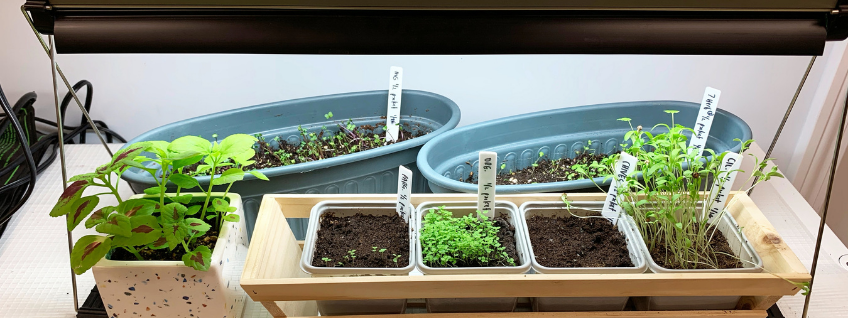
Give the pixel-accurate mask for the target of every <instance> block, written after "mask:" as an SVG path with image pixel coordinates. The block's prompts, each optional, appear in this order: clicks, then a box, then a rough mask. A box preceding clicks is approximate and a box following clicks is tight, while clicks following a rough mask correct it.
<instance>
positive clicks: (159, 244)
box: [148, 231, 168, 250]
mask: <svg viewBox="0 0 848 318" xmlns="http://www.w3.org/2000/svg"><path fill="white" fill-rule="evenodd" d="M164 234H165V233H164V231H163V232H162V236H160V237H159V238H158V239H156V241H154V242H153V243H150V245H148V247H150V248H151V249H154V250H159V249H163V248H167V247H168V239H167V238H165V235H164Z"/></svg>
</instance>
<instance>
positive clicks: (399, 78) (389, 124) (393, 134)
mask: <svg viewBox="0 0 848 318" xmlns="http://www.w3.org/2000/svg"><path fill="white" fill-rule="evenodd" d="M402 91H403V68H401V67H397V66H392V67H391V68H390V69H389V103H388V107H389V108H388V111H387V112H386V142H395V141H397V140H398V137H399V136H400V135H398V132H399V131H398V127H399V125H400V97H401V92H402Z"/></svg>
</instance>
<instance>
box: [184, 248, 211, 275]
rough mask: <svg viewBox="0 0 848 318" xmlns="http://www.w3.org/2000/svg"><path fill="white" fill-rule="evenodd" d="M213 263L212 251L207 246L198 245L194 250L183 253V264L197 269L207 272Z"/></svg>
mask: <svg viewBox="0 0 848 318" xmlns="http://www.w3.org/2000/svg"><path fill="white" fill-rule="evenodd" d="M211 263H212V251H210V250H209V248H208V247H206V246H203V245H201V246H198V247H196V248H194V250H193V251H191V252H189V253H186V254H184V255H183V264H185V266H188V267H191V268H194V269H196V270H199V271H202V272H205V271H208V270H209V266H210V265H211Z"/></svg>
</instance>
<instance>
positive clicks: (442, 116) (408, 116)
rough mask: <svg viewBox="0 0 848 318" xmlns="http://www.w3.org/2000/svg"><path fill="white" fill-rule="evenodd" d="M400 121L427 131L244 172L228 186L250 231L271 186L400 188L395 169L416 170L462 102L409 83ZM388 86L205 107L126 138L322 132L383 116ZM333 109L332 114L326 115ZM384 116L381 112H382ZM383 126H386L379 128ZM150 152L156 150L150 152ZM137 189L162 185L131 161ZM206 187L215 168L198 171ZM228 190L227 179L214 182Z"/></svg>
mask: <svg viewBox="0 0 848 318" xmlns="http://www.w3.org/2000/svg"><path fill="white" fill-rule="evenodd" d="M402 98H403V107H402V108H401V122H402V123H404V126H405V127H408V128H409V129H410V130H411V132H413V133H417V132H420V133H427V134H426V135H423V136H420V137H417V138H414V139H411V140H407V141H403V142H399V143H396V144H391V145H388V146H383V147H379V148H375V149H371V150H366V151H362V152H357V153H352V154H347V155H342V156H338V157H334V158H328V159H323V160H318V161H312V162H305V163H298V164H293V165H288V166H282V167H275V168H267V169H262V170H261V171H262V173H264V174H265V175H266V176H268V178H269V179H270V181H262V180H259V179H257V178H256V177H254V176H252V175H245V177H244V181H239V182H236V183H234V184H233V186H232V189H230V192H233V193H238V194H240V195H241V196H242V198H243V200H244V209H245V217H246V218H247V219H246V221H247V227H248V233H253V225H254V223H255V221H256V214H257V212H258V209H259V202H260V200H261V198H262V195H264V194H267V193H311V194H321V193H328V194H334V193H394V192H396V191H397V170H398V166H399V165H406V166H407V167H408V168H410V169H412V170H413V173H414V174H415V175H418V171H417V168H416V166H415V158H416V157H417V155H418V150H420V149H421V146H422V145H424V143H426V142H427V141H429V140H430V139H432V138H434V137H436V136H437V135H439V134H441V133H444V132H446V131H448V130H450V129H452V128H454V127H456V125H457V124H458V123H459V117H460V114H459V107H457V106H456V104H455V103H454V102H453V101H451V100H450V99H448V98H446V97H444V96H441V95H437V94H433V93H429V92H422V91H415V90H404V91H403V97H402ZM387 100H388V91H370V92H357V93H347V94H338V95H328V96H319V97H311V98H304V99H296V100H290V101H283V102H276V103H270V104H264V105H257V106H251V107H245V108H240V109H234V110H229V111H225V112H220V113H215V114H210V115H205V116H201V117H196V118H192V119H187V120H183V121H180V122H176V123H173V124H169V125H165V126H162V127H159V128H156V129H153V130H151V131H149V132H146V133H144V134H142V135H140V136H138V137H136V138H135V139H133V140H131V141H130V142H129V143H128V144H131V143H134V142H139V141H149V140H164V141H169V142H170V141H173V140H174V139H177V138H179V137H182V136H187V135H195V136H197V135H199V136H201V137H204V138H206V139H211V138H212V135H213V134H217V135H218V136H220V137H219V138H223V137H226V136H228V135H231V134H236V133H242V134H251V135H252V134H262V135H263V136H264V137H265V138H266V140H269V141H270V140H271V139H272V138H274V137H275V136H280V139H281V140H286V141H289V142H299V140H300V132H299V131H298V127H303V128H304V129H306V130H307V131H309V132H318V131H320V130H321V129H322V127H327V128H328V129H329V130H332V128H333V127H337V124H338V123H342V124H343V123H344V122H346V121H347V119H352V120H353V123H354V124H355V125H357V126H361V125H375V124H379V123H385V115H386V101H387ZM329 112H332V113H333V117H332V118H330V119H327V118H326V117H325V116H324V115H325V114H327V113H329ZM381 117H383V118H381ZM381 130H382V129H381ZM148 156H151V154H148ZM121 177H122V178H123V179H124V180H126V181H127V182H128V183H129V184H130V186H131V187H132V189H133V191H135V192H137V193H140V192H141V191H143V190H144V189H146V188H149V187H152V186H155V185H156V182H155V180H154V179H153V177H152V176H151V175H150V174H148V173H147V172H144V171H142V170H140V169H138V168H130V169H129V170H128V171H127V172H125V173H124V174H123V175H122V176H121ZM197 180H198V181H199V182H200V184H201V185H203V186H204V187H206V186H208V184H209V176H202V177H198V178H197ZM216 190H217V191H224V190H226V188H225V186H221V187H220V188H218V187H216ZM426 191H427V189H426V183H425V182H424V178H420V177H419V178H414V179H413V185H412V192H413V193H421V192H426ZM290 223H292V231H293V232H294V233H295V236H297V237H298V238H300V239H302V238H303V237H304V235H305V233H306V227H307V222H306V221H305V220H292V222H290Z"/></svg>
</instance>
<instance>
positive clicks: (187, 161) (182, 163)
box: [171, 155, 203, 170]
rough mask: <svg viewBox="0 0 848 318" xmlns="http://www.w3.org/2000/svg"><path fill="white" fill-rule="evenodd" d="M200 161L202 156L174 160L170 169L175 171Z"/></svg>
mask: <svg viewBox="0 0 848 318" xmlns="http://www.w3.org/2000/svg"><path fill="white" fill-rule="evenodd" d="M200 160H203V155H194V156H189V157H187V158H183V159H177V160H174V162H172V163H171V167H172V168H174V169H175V170H176V169H179V168H182V167H185V166H190V165H193V164H195V163H198V162H200Z"/></svg>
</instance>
